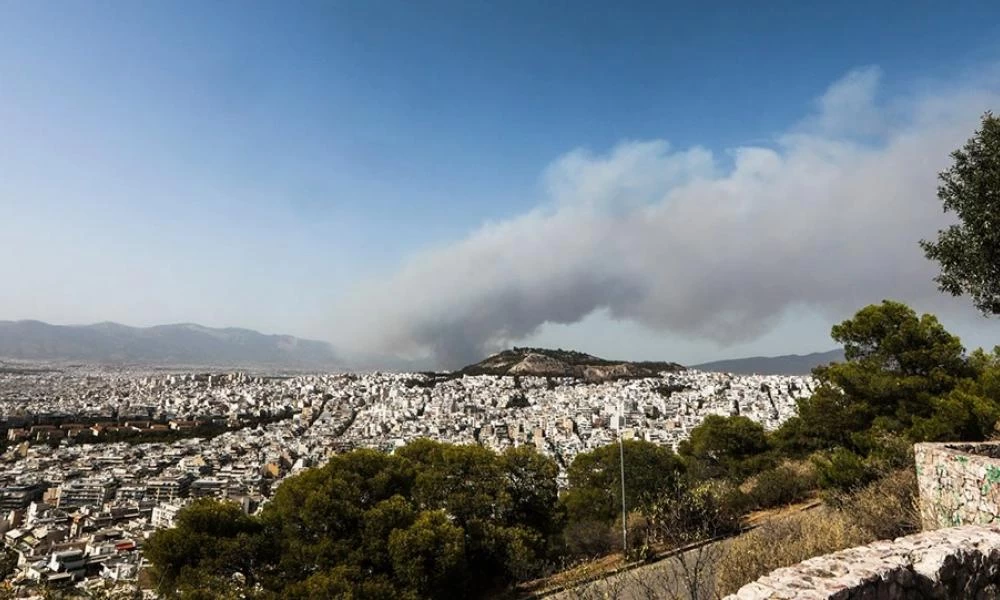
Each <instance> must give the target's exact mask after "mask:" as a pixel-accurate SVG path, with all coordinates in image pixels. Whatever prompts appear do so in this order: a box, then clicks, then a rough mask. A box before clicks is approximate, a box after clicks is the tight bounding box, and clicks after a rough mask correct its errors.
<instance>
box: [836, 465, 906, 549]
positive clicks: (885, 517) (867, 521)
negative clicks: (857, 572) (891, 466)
mask: <svg viewBox="0 0 1000 600" xmlns="http://www.w3.org/2000/svg"><path fill="white" fill-rule="evenodd" d="M834 501H835V502H837V503H838V504H839V506H838V508H839V509H840V510H841V512H843V513H844V514H845V515H847V516H848V517H850V519H851V520H852V521H853V522H854V523H855V524H856V525H857V526H858V527H860V528H861V529H863V530H864V531H865V532H867V533H868V535H869V537H871V538H872V539H879V540H884V539H892V538H897V537H900V536H903V535H909V534H911V533H915V532H917V531H919V530H920V508H919V505H918V502H917V476H916V473H914V471H913V470H912V469H903V470H899V471H895V472H893V473H890V474H889V475H887V476H885V477H882V478H881V479H878V480H877V481H874V482H872V483H870V484H868V485H866V486H865V487H863V488H861V489H860V490H858V491H856V492H853V493H851V494H847V495H844V496H841V497H838V498H835V500H834Z"/></svg>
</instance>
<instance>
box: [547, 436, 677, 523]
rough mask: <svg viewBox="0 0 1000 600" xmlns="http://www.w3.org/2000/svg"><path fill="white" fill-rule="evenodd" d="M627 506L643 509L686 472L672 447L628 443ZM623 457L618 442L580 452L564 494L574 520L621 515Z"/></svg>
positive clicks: (570, 468)
mask: <svg viewBox="0 0 1000 600" xmlns="http://www.w3.org/2000/svg"><path fill="white" fill-rule="evenodd" d="M624 454H625V505H626V508H627V510H628V511H629V512H631V511H633V510H641V509H642V508H643V507H645V506H647V505H648V503H649V502H651V501H652V500H653V499H654V498H656V497H657V496H658V495H659V494H660V493H662V492H663V491H664V490H666V489H669V488H671V487H672V486H673V485H674V484H675V483H676V481H677V479H678V478H679V477H680V475H681V474H682V472H683V469H684V467H683V464H682V463H681V461H680V459H679V458H677V455H676V454H674V452H673V450H671V449H670V448H665V447H663V446H659V445H657V444H653V443H650V442H645V441H639V440H627V441H625V442H624ZM621 464H622V463H621V460H620V458H619V449H618V445H617V444H609V445H607V446H602V447H600V448H597V449H596V450H591V451H590V452H581V453H580V454H577V455H576V458H574V459H573V462H572V464H570V466H569V469H567V477H568V479H569V487H568V489H567V490H566V492H565V493H564V494H563V498H562V500H563V503H564V504H565V506H566V511H567V516H568V518H569V519H570V520H571V521H597V522H605V523H609V522H612V521H614V520H615V519H616V518H620V515H621V506H622V488H621V480H620V478H621V471H620V469H621Z"/></svg>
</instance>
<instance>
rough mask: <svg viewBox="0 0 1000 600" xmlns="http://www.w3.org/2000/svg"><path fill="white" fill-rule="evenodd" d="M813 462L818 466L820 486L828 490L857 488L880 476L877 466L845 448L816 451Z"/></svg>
mask: <svg viewBox="0 0 1000 600" xmlns="http://www.w3.org/2000/svg"><path fill="white" fill-rule="evenodd" d="M812 462H813V464H814V465H815V466H816V474H817V476H818V478H819V485H820V487H822V488H823V489H827V490H835V491H849V490H853V489H857V488H859V487H861V486H863V485H865V484H867V483H869V482H870V481H872V480H873V479H875V478H876V477H877V476H878V474H877V472H876V470H875V468H873V467H872V466H871V465H869V464H868V463H866V462H865V461H864V459H862V458H861V457H860V456H858V455H857V454H855V453H853V452H851V451H850V450H846V449H844V448H837V449H836V450H834V451H833V452H824V453H816V454H814V455H813V456H812Z"/></svg>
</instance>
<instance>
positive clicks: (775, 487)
mask: <svg viewBox="0 0 1000 600" xmlns="http://www.w3.org/2000/svg"><path fill="white" fill-rule="evenodd" d="M816 485H817V479H816V471H815V468H812V467H811V465H809V464H808V463H806V464H803V465H796V466H793V465H789V464H785V465H782V466H780V467H776V468H774V469H769V470H767V471H764V472H762V473H760V474H759V475H757V477H756V478H755V479H754V481H753V485H752V487H751V488H750V493H749V495H750V499H751V500H752V501H753V504H754V506H756V507H757V508H770V507H772V506H782V505H785V504H791V503H793V502H799V501H802V500H805V499H806V498H808V497H809V493H810V492H811V491H813V490H814V489H816Z"/></svg>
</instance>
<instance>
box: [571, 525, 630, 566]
mask: <svg viewBox="0 0 1000 600" xmlns="http://www.w3.org/2000/svg"><path fill="white" fill-rule="evenodd" d="M620 531H621V530H620V529H615V528H613V527H611V526H610V525H608V523H607V522H605V521H599V520H596V519H593V520H586V521H573V522H571V523H568V524H567V525H566V529H565V530H564V531H563V537H564V540H565V544H566V553H567V554H568V555H569V556H571V557H573V558H592V557H595V556H603V555H605V554H609V553H611V551H612V550H615V549H617V548H621V537H620V536H621V533H620Z"/></svg>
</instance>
